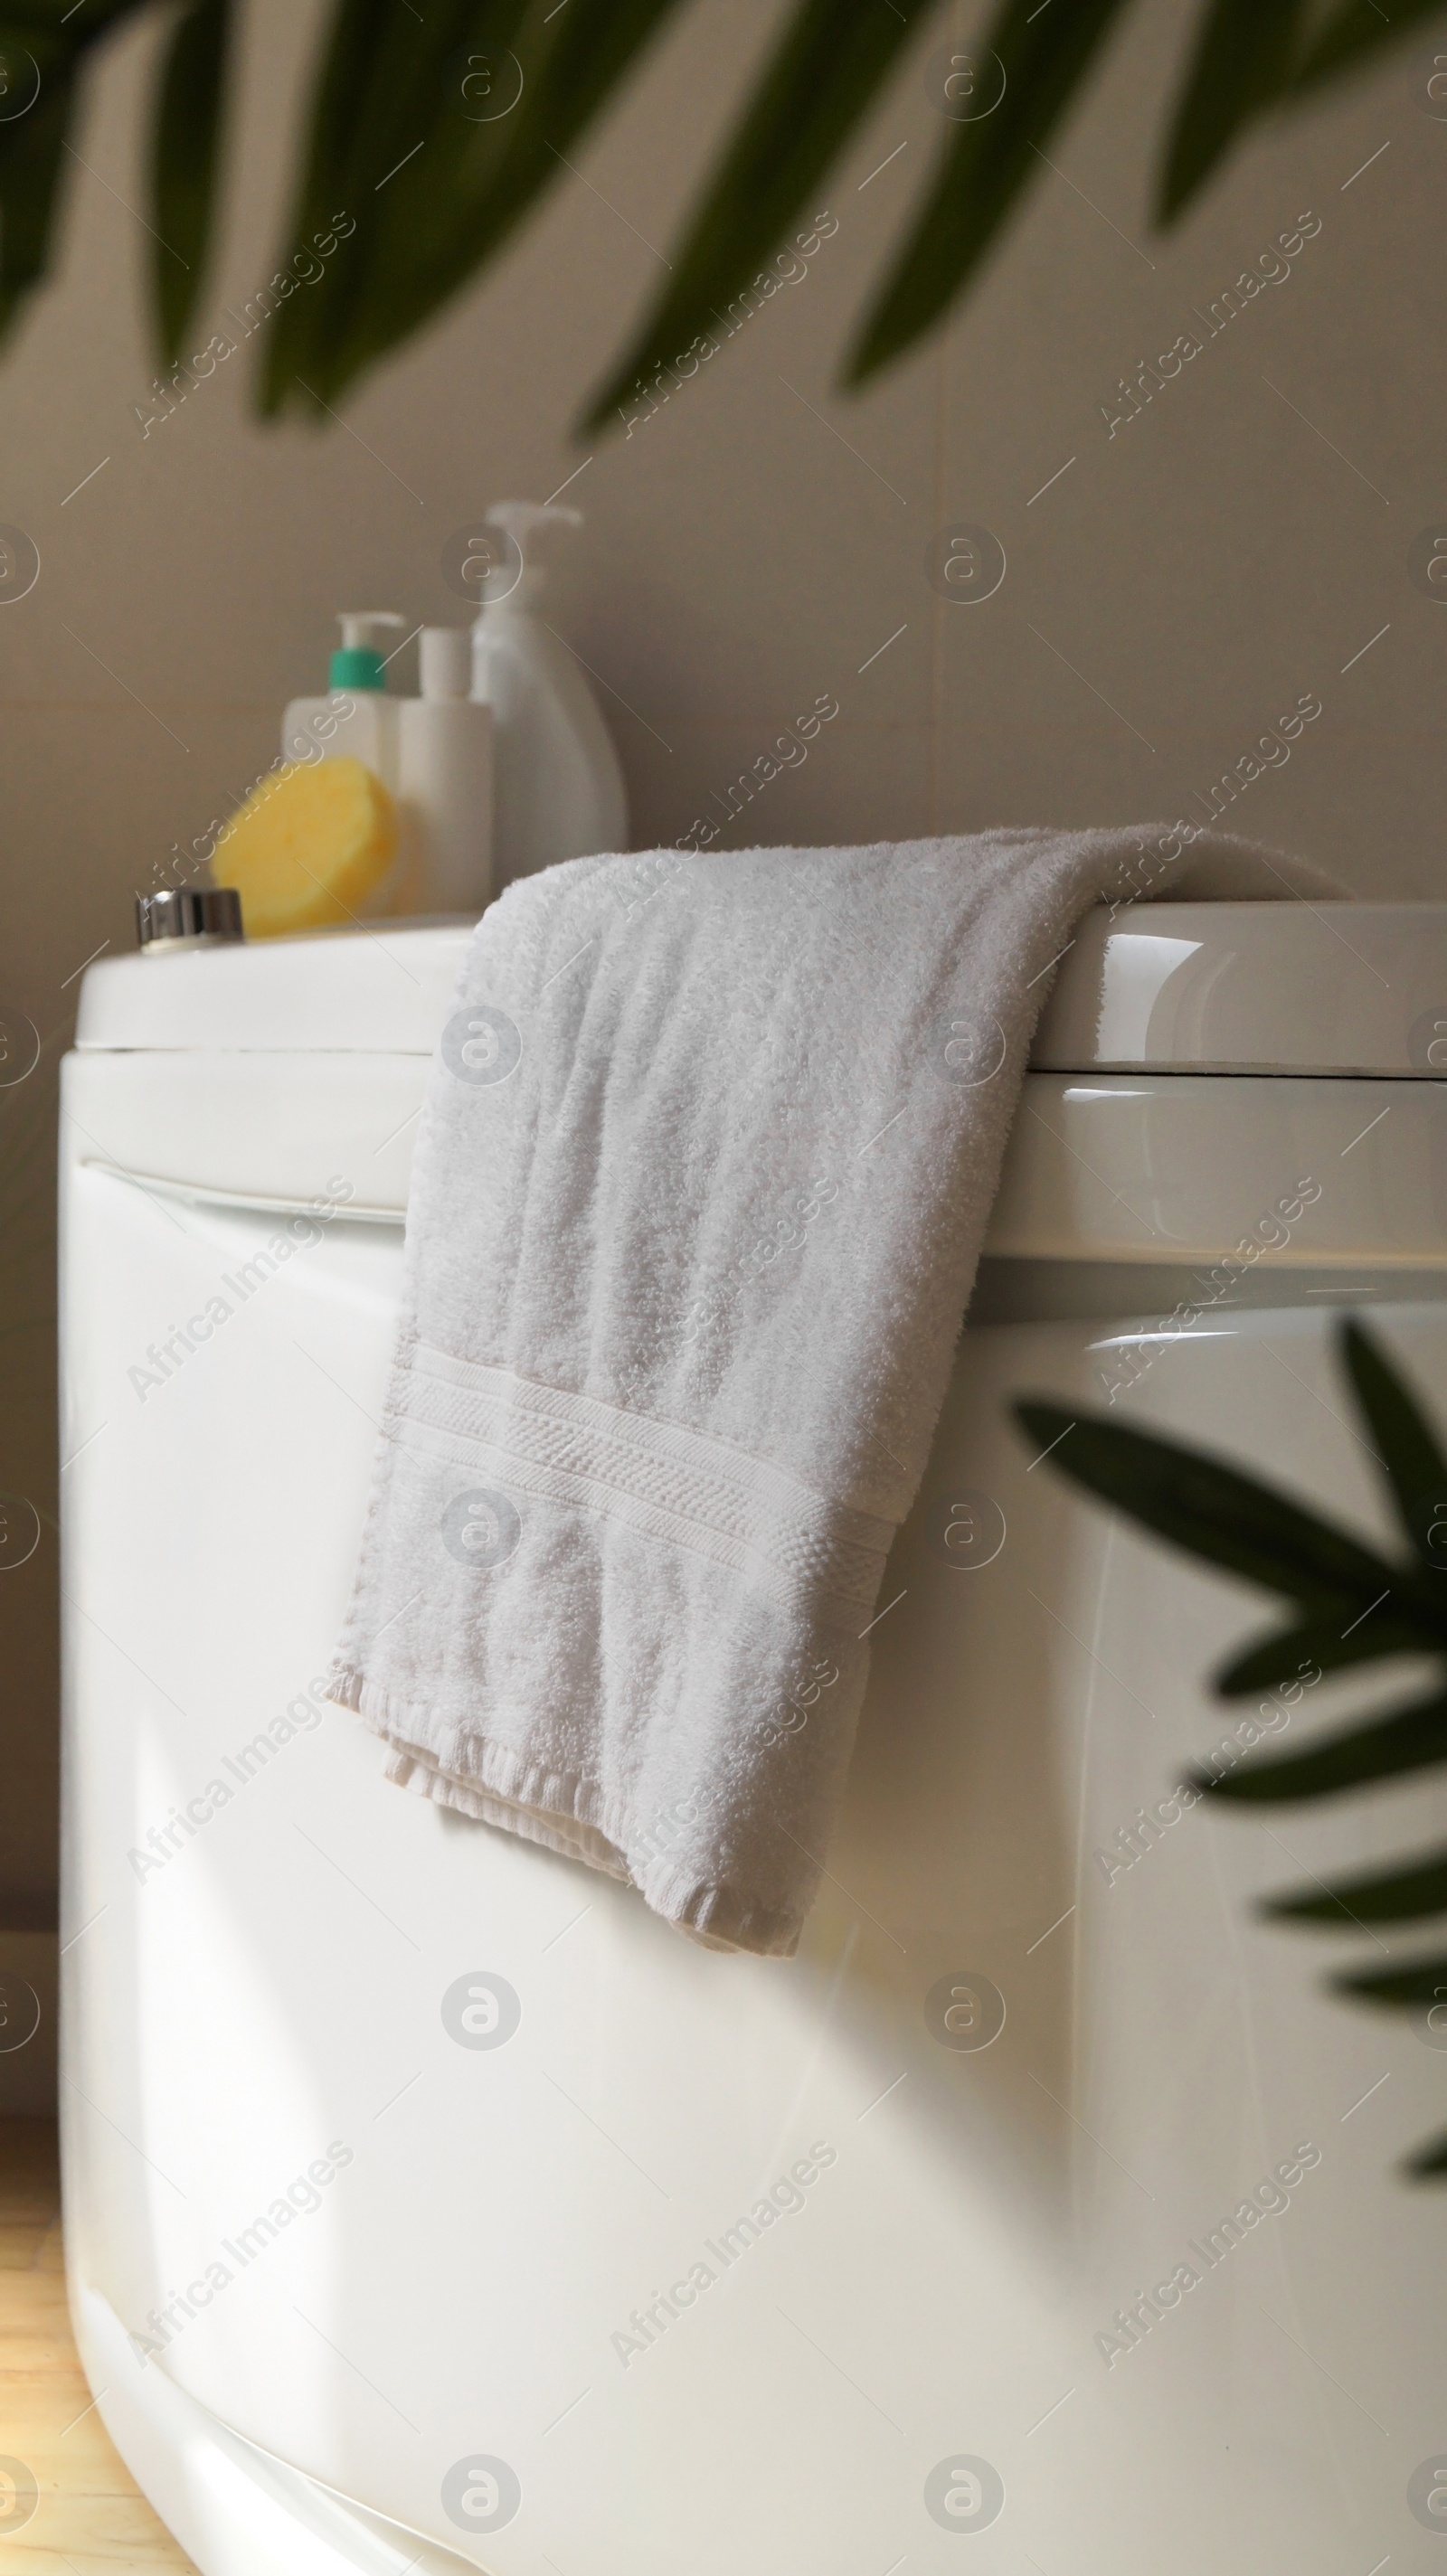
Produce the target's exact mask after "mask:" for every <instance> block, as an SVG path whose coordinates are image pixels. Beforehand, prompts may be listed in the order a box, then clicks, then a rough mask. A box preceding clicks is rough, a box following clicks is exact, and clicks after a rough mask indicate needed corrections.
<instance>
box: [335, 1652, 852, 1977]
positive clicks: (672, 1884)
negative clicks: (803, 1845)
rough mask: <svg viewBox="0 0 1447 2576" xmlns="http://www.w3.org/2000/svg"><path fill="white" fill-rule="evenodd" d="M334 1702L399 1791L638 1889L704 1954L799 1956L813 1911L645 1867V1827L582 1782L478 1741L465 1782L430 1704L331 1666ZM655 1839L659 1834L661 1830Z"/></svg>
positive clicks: (668, 1862) (667, 1866)
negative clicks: (592, 1841) (757, 1900)
mask: <svg viewBox="0 0 1447 2576" xmlns="http://www.w3.org/2000/svg"><path fill="white" fill-rule="evenodd" d="M326 1696H327V1698H328V1699H329V1700H331V1701H333V1702H335V1703H336V1704H337V1705H338V1706H339V1707H343V1708H349V1709H351V1710H352V1711H353V1712H354V1713H355V1714H356V1715H357V1716H358V1717H360V1718H361V1719H362V1720H363V1722H364V1724H366V1725H367V1726H369V1727H370V1728H371V1729H372V1731H373V1733H374V1734H376V1735H379V1736H380V1737H381V1738H382V1739H383V1741H384V1742H385V1743H387V1744H389V1745H390V1746H391V1748H392V1760H391V1761H390V1762H389V1763H388V1765H387V1777H388V1778H389V1780H391V1781H392V1782H393V1783H394V1784H395V1785H396V1786H398V1787H400V1788H405V1789H410V1790H412V1791H413V1792H414V1794H416V1795H420V1796H423V1797H427V1798H431V1799H432V1800H433V1801H434V1803H436V1804H437V1805H439V1806H447V1807H452V1808H454V1809H455V1810H457V1811H458V1812H460V1813H461V1814H464V1815H470V1816H472V1817H474V1818H475V1819H476V1821H477V1822H479V1823H482V1824H490V1825H492V1826H494V1827H495V1828H496V1829H497V1830H498V1831H499V1832H503V1833H511V1834H514V1835H516V1836H517V1837H518V1838H519V1839H520V1840H521V1841H524V1842H533V1843H538V1844H540V1845H541V1846H542V1847H543V1849H545V1850H548V1851H554V1852H557V1853H558V1854H559V1855H560V1856H561V1857H562V1858H563V1859H565V1860H575V1861H581V1862H583V1863H584V1864H585V1865H586V1866H588V1867H591V1868H593V1869H597V1870H600V1871H601V1872H602V1873H603V1874H604V1875H605V1876H607V1877H609V1878H614V1879H617V1880H618V1881H619V1882H620V1883H621V1884H622V1885H624V1886H625V1887H631V1888H635V1889H636V1890H637V1892H638V1894H639V1895H640V1896H641V1897H642V1898H643V1901H644V1903H645V1904H646V1905H647V1906H648V1907H649V1908H650V1910H651V1911H652V1912H653V1913H655V1914H658V1915H660V1916H661V1917H662V1919H663V1920H664V1921H665V1922H666V1923H669V1924H671V1925H672V1926H673V1927H674V1929H675V1930H676V1931H679V1932H682V1933H684V1934H686V1935H687V1937H688V1938H689V1939H691V1940H693V1941H696V1942H697V1943H698V1944H699V1945H700V1946H701V1947H702V1948H704V1949H709V1950H729V1951H736V1950H745V1951H748V1952H750V1953H751V1954H753V1955H755V1956H757V1957H760V1958H771V1959H789V1958H792V1957H793V1956H794V1953H795V1951H796V1950H797V1949H798V1946H799V1936H800V1933H801V1932H802V1930H803V1922H804V1914H805V1912H806V1911H807V1907H801V1908H800V1910H799V1911H798V1913H797V1914H783V1913H779V1912H775V1911H772V1910H771V1909H769V1908H767V1907H764V1906H760V1905H757V1904H748V1903H745V1902H744V1901H743V1900H742V1898H741V1897H740V1896H739V1894H738V1892H737V1890H735V1889H733V1888H731V1887H729V1886H728V1885H727V1884H724V1883H721V1882H719V1881H717V1880H711V1879H701V1878H699V1877H698V1876H697V1874H696V1873H695V1872H693V1871H691V1870H688V1869H680V1868H679V1867H678V1866H677V1864H676V1863H675V1862H674V1861H673V1859H672V1857H671V1855H669V1854H666V1853H665V1854H660V1855H656V1856H654V1857H653V1858H652V1859H650V1860H648V1861H647V1862H640V1861H639V1860H637V1859H632V1858H630V1856H629V1847H630V1845H636V1844H637V1843H638V1842H639V1841H640V1840H643V1839H646V1838H647V1837H646V1836H645V1835H644V1834H642V1833H641V1832H640V1828H639V1826H638V1822H637V1819H636V1818H635V1817H634V1815H633V1814H632V1812H631V1810H630V1809H628V1808H627V1807H626V1806H625V1805H624V1804H623V1803H622V1802H621V1801H620V1800H618V1799H609V1798H606V1797H605V1796H604V1795H603V1793H602V1791H601V1790H599V1789H598V1788H596V1787H595V1786H594V1785H593V1783H592V1782H590V1781H587V1780H584V1779H583V1778H582V1777H581V1776H580V1775H578V1774H576V1773H570V1772H562V1771H554V1770H549V1769H548V1768H547V1767H546V1766H545V1765H543V1764H541V1763H536V1762H528V1761H525V1760H524V1759H523V1758H522V1757H521V1756H520V1755H519V1754H518V1753H516V1752H515V1751H514V1750H513V1748H512V1747H511V1746H510V1745H506V1744H499V1743H497V1742H495V1741H494V1740H493V1739H491V1738H490V1737H488V1736H485V1735H475V1734H469V1736H468V1738H467V1745H468V1769H467V1772H466V1774H465V1775H464V1774H463V1773H461V1772H459V1771H457V1770H455V1769H454V1768H452V1766H451V1763H450V1761H449V1759H448V1752H447V1750H446V1749H444V1748H445V1747H451V1746H454V1745H455V1744H456V1742H457V1737H458V1729H457V1728H456V1727H455V1726H454V1725H453V1724H451V1723H450V1722H449V1721H446V1720H442V1719H439V1716H438V1714H437V1712H436V1710H435V1709H434V1708H432V1707H431V1706H430V1705H429V1704H428V1703H426V1702H422V1701H409V1700H405V1699H402V1698H400V1697H398V1696H397V1694H395V1693H394V1692H392V1691H390V1690H388V1689H387V1688H386V1687H385V1685H384V1684H382V1683H380V1682H372V1681H368V1679H367V1677H366V1675H365V1674H364V1673H363V1672H362V1671H361V1670H360V1669H359V1668H358V1666H356V1665H355V1664H348V1663H344V1662H338V1663H337V1664H335V1665H334V1666H333V1667H332V1670H331V1672H330V1674H329V1675H328V1679H327V1689H326ZM416 1775H420V1776H416ZM569 1825H572V1826H578V1827H581V1828H582V1829H583V1833H584V1834H590V1835H593V1836H596V1837H598V1838H599V1840H600V1841H601V1843H602V1844H603V1845H604V1846H605V1847H606V1848H605V1849H604V1850H603V1851H599V1850H597V1849H596V1848H591V1847H590V1848H587V1849H584V1848H582V1847H581V1844H582V1837H581V1836H580V1835H579V1836H573V1837H570V1836H569V1834H568V1832H567V1827H568V1826H569ZM650 1831H651V1833H652V1834H653V1835H654V1836H656V1834H657V1832H658V1827H657V1826H654V1827H653V1828H651V1829H650Z"/></svg>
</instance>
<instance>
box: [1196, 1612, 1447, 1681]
mask: <svg viewBox="0 0 1447 2576" xmlns="http://www.w3.org/2000/svg"><path fill="white" fill-rule="evenodd" d="M1439 1642H1440V1641H1439V1639H1438V1637H1437V1635H1436V1633H1435V1631H1429V1630H1427V1629H1426V1628H1425V1627H1424V1625H1423V1621H1422V1617H1421V1615H1420V1614H1419V1613H1414V1614H1412V1615H1410V1616H1405V1617H1401V1616H1398V1617H1394V1616H1393V1615H1392V1608H1391V1604H1390V1603H1389V1602H1383V1603H1382V1605H1381V1607H1380V1608H1379V1609H1376V1608H1374V1609H1372V1610H1369V1611H1368V1612H1367V1613H1366V1614H1365V1616H1359V1617H1357V1618H1355V1619H1353V1620H1351V1621H1350V1622H1349V1624H1348V1626H1347V1627H1346V1628H1345V1629H1343V1628H1342V1627H1341V1625H1340V1618H1339V1615H1338V1617H1337V1618H1333V1619H1305V1620H1303V1621H1302V1622H1301V1624H1300V1626H1299V1627H1295V1628H1278V1629H1277V1630H1276V1632H1275V1634H1274V1635H1273V1636H1270V1637H1263V1638H1262V1639H1261V1640H1260V1642H1259V1643H1258V1644H1257V1645H1254V1646H1248V1647H1247V1648H1246V1649H1245V1651H1244V1653H1242V1654H1239V1655H1235V1656H1233V1657H1232V1658H1231V1660H1230V1661H1229V1662H1228V1663H1226V1664H1224V1665H1223V1666H1222V1667H1221V1669H1220V1671H1219V1672H1218V1673H1217V1674H1216V1676H1215V1688H1216V1689H1217V1690H1218V1691H1219V1693H1220V1695H1221V1697H1222V1699H1248V1698H1249V1697H1250V1696H1251V1694H1252V1693H1253V1692H1254V1691H1259V1690H1274V1689H1275V1687H1276V1685H1277V1683H1278V1682H1290V1681H1296V1680H1297V1679H1298V1678H1299V1677H1300V1675H1301V1674H1302V1673H1303V1672H1304V1671H1306V1670H1309V1669H1310V1668H1311V1667H1313V1666H1314V1667H1315V1670H1316V1673H1317V1674H1318V1675H1319V1674H1322V1673H1335V1672H1345V1671H1347V1670H1348V1669H1349V1667H1350V1666H1351V1665H1353V1664H1375V1663H1379V1662H1380V1661H1381V1660H1382V1659H1383V1657H1385V1656H1387V1655H1420V1654H1424V1653H1426V1654H1431V1653H1434V1652H1436V1651H1437V1650H1438V1646H1439Z"/></svg>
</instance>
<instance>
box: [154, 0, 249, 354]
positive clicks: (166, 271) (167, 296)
mask: <svg viewBox="0 0 1447 2576" xmlns="http://www.w3.org/2000/svg"><path fill="white" fill-rule="evenodd" d="M230 32H231V9H230V0H196V5H195V6H194V7H193V8H190V9H188V10H187V11H186V12H185V14H184V16H183V17H182V18H181V19H180V21H179V22H178V24H177V26H176V28H175V30H174V32H173V34H172V37H171V44H170V50H169V53H168V56H167V59H166V68H165V72H164V75H163V77H162V81H161V89H160V97H159V100H158V104H157V114H156V126H155V134H154V137H153V141H152V147H151V195H152V203H153V206H154V209H155V218H156V224H155V229H156V233H157V235H158V236H159V238H158V240H157V242H156V246H155V268H154V283H155V294H156V311H157V315H158V318H159V323H160V334H161V347H162V349H163V351H164V353H165V357H166V361H167V364H168V365H174V363H175V361H176V359H177V358H178V357H179V356H180V354H181V344H182V342H183V340H184V339H185V337H186V332H187V329H188V326H189V324H190V321H191V316H192V314H193V313H194V311H195V309H196V300H197V297H198V295H199V294H200V291H201V284H202V280H203V277H204V273H205V267H206V254H207V250H208V248H209V247H210V241H211V229H212V222H213V216H214V210H215V198H216V167H217V161H218V158H219V152H220V140H221V114H222V103H223V97H224V88H225V75H226V62H227V51H228V44H229V39H230Z"/></svg>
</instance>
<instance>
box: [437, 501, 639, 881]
mask: <svg viewBox="0 0 1447 2576" xmlns="http://www.w3.org/2000/svg"><path fill="white" fill-rule="evenodd" d="M487 520H488V525H489V526H490V527H495V528H500V529H502V530H503V531H504V532H505V534H506V536H507V537H508V538H509V539H511V551H510V560H509V563H508V564H507V565H501V566H499V567H498V569H496V570H495V571H489V572H488V574H487V576H486V579H485V580H484V582H483V584H482V586H481V598H482V610H481V614H480V615H479V617H478V620H477V623H476V625H475V626H474V628H473V630H472V694H473V696H474V698H476V699H478V700H480V701H481V702H482V703H483V704H484V705H486V706H489V707H491V709H492V714H493V725H494V734H493V759H494V781H495V784H494V821H493V882H494V885H495V887H496V889H497V891H498V892H499V893H501V891H502V889H503V887H504V886H506V885H510V884H511V883H512V880H513V878H514V877H521V876H531V875H533V874H534V873H535V872H536V870H537V869H539V868H550V867H553V866H554V865H555V864H556V863H557V861H558V860H560V859H578V858H589V857H592V856H594V855H596V854H599V853H601V852H604V851H611V850H626V849H627V847H628V800H627V794H626V791H625V789H624V785H623V773H622V771H621V769H620V768H619V766H618V755H617V753H616V751H615V750H614V748H613V743H612V738H611V736H610V734H609V732H608V728H607V726H606V725H605V723H604V721H603V718H602V715H601V714H600V712H599V708H598V702H597V700H596V698H595V697H594V695H593V692H592V690H591V689H590V687H589V685H588V681H587V678H586V676H585V673H584V671H583V666H582V664H581V663H580V662H579V660H578V658H577V656H576V654H574V653H571V652H569V650H568V648H567V646H566V645H565V644H564V643H563V641H562V639H561V637H560V636H557V635H555V634H554V633H553V631H552V629H551V627H549V626H547V625H546V624H545V623H544V621H543V620H542V618H540V617H538V616H535V615H534V613H533V612H534V610H535V608H536V606H537V603H538V599H539V597H540V595H541V592H542V589H543V585H544V583H545V581H546V578H547V576H546V573H545V572H544V570H543V568H542V566H541V565H539V564H534V563H530V562H529V561H528V560H527V541H528V539H529V538H530V537H532V536H533V535H534V533H535V532H536V531H537V530H538V529H539V528H543V527H549V526H555V525H563V526H566V527H575V528H576V527H579V526H581V524H582V512H581V511H579V510H573V509H569V508H568V506H567V505H566V503H557V502H541V501H498V502H495V503H494V504H493V507H492V508H491V509H490V510H489V511H488V513H487ZM499 551H501V549H499Z"/></svg>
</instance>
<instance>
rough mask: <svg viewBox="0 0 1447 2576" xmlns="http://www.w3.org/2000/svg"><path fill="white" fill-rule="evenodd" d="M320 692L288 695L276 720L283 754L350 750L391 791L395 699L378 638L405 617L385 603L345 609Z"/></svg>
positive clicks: (303, 756) (310, 756)
mask: <svg viewBox="0 0 1447 2576" xmlns="http://www.w3.org/2000/svg"><path fill="white" fill-rule="evenodd" d="M338 623H339V625H340V627H341V630H342V641H341V645H340V647H339V649H338V650H337V651H336V652H334V653H333V655H332V661H331V670H330V673H329V675H328V677H329V680H330V687H329V689H328V692H327V695H326V696H325V697H324V698H293V699H292V701H291V704H290V706H289V707H288V708H287V710H286V713H285V715H284V716H283V717H282V720H281V747H282V750H283V751H284V752H285V753H286V756H287V758H288V760H300V761H313V760H335V759H336V758H337V757H338V756H339V755H340V754H342V753H349V754H350V755H351V757H352V758H353V759H354V760H360V761H361V763H362V765H363V767H364V768H365V769H370V770H371V772H372V774H373V776H374V777H376V778H380V779H381V781H382V783H383V785H384V786H385V787H388V788H390V789H391V790H392V792H393V793H394V794H395V793H396V788H397V701H396V699H395V698H391V697H389V696H388V695H387V666H386V663H385V662H384V660H383V658H382V654H381V650H380V648H379V643H378V640H377V639H378V638H379V637H385V636H386V634H387V631H388V629H389V628H391V627H401V626H404V625H405V624H406V619H405V618H402V617H399V616H397V615H396V613H395V611H394V610H392V609H390V608H372V609H360V610H359V609H344V610H343V611H342V614H341V616H340V617H339V619H338Z"/></svg>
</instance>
